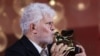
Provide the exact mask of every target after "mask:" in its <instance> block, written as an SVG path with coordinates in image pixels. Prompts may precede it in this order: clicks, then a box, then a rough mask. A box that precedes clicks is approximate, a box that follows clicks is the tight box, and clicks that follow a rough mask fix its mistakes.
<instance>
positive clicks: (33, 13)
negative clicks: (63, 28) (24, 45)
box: [20, 3, 55, 34]
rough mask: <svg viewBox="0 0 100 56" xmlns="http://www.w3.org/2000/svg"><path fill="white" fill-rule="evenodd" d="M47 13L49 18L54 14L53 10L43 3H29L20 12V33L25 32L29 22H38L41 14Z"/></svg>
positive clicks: (41, 17)
mask: <svg viewBox="0 0 100 56" xmlns="http://www.w3.org/2000/svg"><path fill="white" fill-rule="evenodd" d="M45 14H49V16H50V17H51V18H53V17H54V16H55V11H54V10H53V9H52V8H51V7H50V6H48V5H47V4H45V3H31V4H30V5H28V6H26V7H25V8H24V11H23V13H22V17H21V21H20V26H21V29H22V33H23V34H25V33H26V32H27V30H28V29H29V25H30V24H31V23H34V24H36V23H38V22H39V21H40V20H41V19H43V15H44V16H45Z"/></svg>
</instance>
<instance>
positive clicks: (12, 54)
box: [5, 36, 40, 56]
mask: <svg viewBox="0 0 100 56" xmlns="http://www.w3.org/2000/svg"><path fill="white" fill-rule="evenodd" d="M5 56H40V54H39V52H38V50H37V49H36V48H35V46H34V45H33V44H32V43H31V42H30V41H29V40H28V39H27V37H26V36H23V37H22V38H21V39H20V40H19V41H17V42H16V43H15V44H14V45H13V46H11V47H10V48H8V49H7V50H6V53H5Z"/></svg>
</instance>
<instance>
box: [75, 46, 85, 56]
mask: <svg viewBox="0 0 100 56" xmlns="http://www.w3.org/2000/svg"><path fill="white" fill-rule="evenodd" d="M76 46H77V47H79V48H81V49H82V52H81V53H79V54H76V55H75V56H86V53H85V49H84V48H83V47H82V46H81V45H76Z"/></svg>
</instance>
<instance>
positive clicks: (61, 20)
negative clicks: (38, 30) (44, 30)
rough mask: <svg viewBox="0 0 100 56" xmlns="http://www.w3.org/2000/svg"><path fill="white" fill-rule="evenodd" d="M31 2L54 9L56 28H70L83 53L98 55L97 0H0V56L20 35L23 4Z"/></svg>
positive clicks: (99, 12) (99, 17)
mask: <svg viewBox="0 0 100 56" xmlns="http://www.w3.org/2000/svg"><path fill="white" fill-rule="evenodd" d="M34 2H42V3H47V4H49V5H50V6H51V7H52V8H54V9H55V10H56V13H57V15H56V17H55V19H54V21H55V23H54V24H55V26H56V28H57V30H61V29H73V30H74V40H75V41H77V42H79V43H80V44H81V45H83V46H84V48H85V49H86V53H87V56H100V0H0V56H4V54H5V50H6V48H8V47H9V46H11V45H12V44H14V43H15V42H16V41H17V40H18V39H20V38H21V29H20V26H19V20H20V16H21V13H22V12H23V7H25V6H26V5H28V4H30V3H34Z"/></svg>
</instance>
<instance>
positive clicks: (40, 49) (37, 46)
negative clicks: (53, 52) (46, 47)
mask: <svg viewBox="0 0 100 56" xmlns="http://www.w3.org/2000/svg"><path fill="white" fill-rule="evenodd" d="M30 41H31V43H32V44H33V45H34V46H35V47H36V49H37V50H38V52H39V53H41V51H42V49H43V48H41V47H40V46H39V45H38V44H36V43H35V42H33V41H32V40H30Z"/></svg>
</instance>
